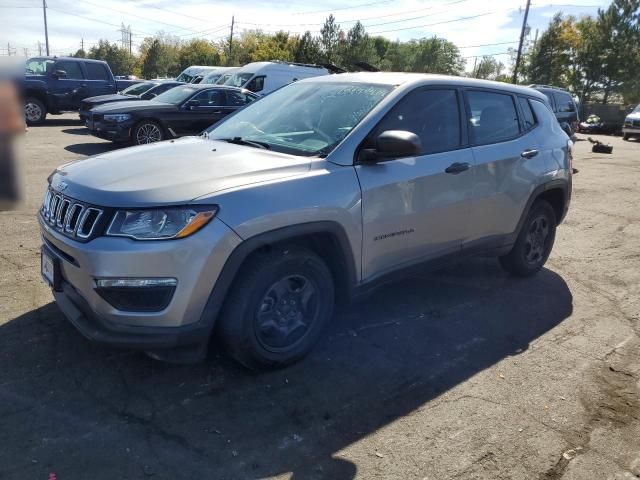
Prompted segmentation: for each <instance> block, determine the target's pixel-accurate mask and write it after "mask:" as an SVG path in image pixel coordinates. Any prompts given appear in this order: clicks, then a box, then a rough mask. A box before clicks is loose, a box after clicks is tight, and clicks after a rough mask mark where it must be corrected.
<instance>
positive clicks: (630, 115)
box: [626, 112, 640, 120]
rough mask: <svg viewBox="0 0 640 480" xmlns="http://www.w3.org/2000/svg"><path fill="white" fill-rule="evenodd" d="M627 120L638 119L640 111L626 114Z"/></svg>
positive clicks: (639, 118)
mask: <svg viewBox="0 0 640 480" xmlns="http://www.w3.org/2000/svg"><path fill="white" fill-rule="evenodd" d="M626 119H627V120H640V112H636V113H630V114H629V115H627V118H626Z"/></svg>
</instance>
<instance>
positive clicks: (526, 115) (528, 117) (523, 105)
mask: <svg viewBox="0 0 640 480" xmlns="http://www.w3.org/2000/svg"><path fill="white" fill-rule="evenodd" d="M518 102H520V109H521V110H522V116H523V120H524V129H525V130H529V129H530V128H533V126H534V125H535V124H536V119H535V117H534V116H533V110H531V105H530V104H529V100H527V99H526V98H525V97H518Z"/></svg>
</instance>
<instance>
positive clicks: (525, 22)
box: [512, 0, 531, 85]
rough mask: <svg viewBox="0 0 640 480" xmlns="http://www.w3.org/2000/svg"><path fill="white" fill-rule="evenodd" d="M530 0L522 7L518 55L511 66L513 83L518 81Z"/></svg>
mask: <svg viewBox="0 0 640 480" xmlns="http://www.w3.org/2000/svg"><path fill="white" fill-rule="evenodd" d="M530 6H531V0H527V6H526V8H525V9H524V19H523V20H522V31H521V32H520V44H519V45H518V55H517V56H516V64H515V66H514V67H513V82H512V83H513V84H514V85H516V84H517V83H518V68H519V67H520V58H521V57H522V44H523V43H524V32H525V30H526V29H527V18H529V7H530Z"/></svg>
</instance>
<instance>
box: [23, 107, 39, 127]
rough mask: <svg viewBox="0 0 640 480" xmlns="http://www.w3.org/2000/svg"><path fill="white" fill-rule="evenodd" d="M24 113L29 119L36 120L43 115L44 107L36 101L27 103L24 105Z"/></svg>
mask: <svg viewBox="0 0 640 480" xmlns="http://www.w3.org/2000/svg"><path fill="white" fill-rule="evenodd" d="M24 114H25V116H26V117H27V120H29V121H30V122H35V121H38V120H39V119H40V117H41V116H42V109H41V108H40V107H39V106H38V105H36V104H35V103H27V104H26V105H25V106H24Z"/></svg>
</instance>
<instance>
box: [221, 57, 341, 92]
mask: <svg viewBox="0 0 640 480" xmlns="http://www.w3.org/2000/svg"><path fill="white" fill-rule="evenodd" d="M329 73H331V72H329V70H328V69H327V68H326V67H323V66H320V65H308V64H302V63H285V62H254V63H248V64H247V65H245V66H244V67H240V68H239V69H238V70H236V72H235V73H234V74H233V75H231V77H229V79H228V80H227V81H226V82H225V85H230V86H232V87H241V88H246V89H247V90H251V91H252V92H255V93H258V94H260V95H267V94H269V93H271V92H273V91H274V90H277V89H278V88H280V87H282V86H284V85H287V84H289V83H292V82H296V81H298V80H302V79H303V78H310V77H318V76H321V75H329Z"/></svg>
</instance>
